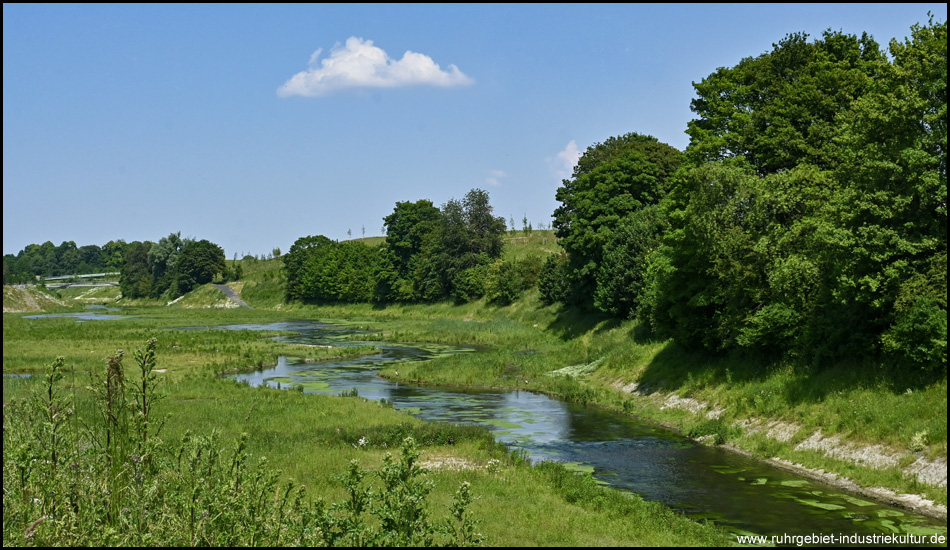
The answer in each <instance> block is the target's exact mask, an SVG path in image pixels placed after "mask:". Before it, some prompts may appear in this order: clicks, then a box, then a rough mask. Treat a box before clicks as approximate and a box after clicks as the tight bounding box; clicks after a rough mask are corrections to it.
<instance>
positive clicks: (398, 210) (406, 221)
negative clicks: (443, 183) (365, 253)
mask: <svg viewBox="0 0 950 550" xmlns="http://www.w3.org/2000/svg"><path fill="white" fill-rule="evenodd" d="M383 221H384V222H385V227H386V231H385V233H386V246H387V247H388V248H389V250H391V251H392V252H393V254H394V255H395V265H396V270H397V272H398V274H399V276H400V277H406V275H407V273H408V272H409V264H410V262H411V261H412V258H413V256H415V255H416V254H418V253H419V252H420V251H421V250H422V247H423V243H424V242H425V241H426V239H427V238H429V237H430V236H431V235H432V234H433V233H435V232H436V231H438V229H439V226H440V225H441V222H442V213H441V212H439V209H438V208H436V207H435V206H433V204H432V201H429V200H425V199H423V200H419V201H416V202H408V201H407V202H397V203H396V207H395V208H394V209H393V213H392V214H390V215H388V216H386V217H385V218H383Z"/></svg>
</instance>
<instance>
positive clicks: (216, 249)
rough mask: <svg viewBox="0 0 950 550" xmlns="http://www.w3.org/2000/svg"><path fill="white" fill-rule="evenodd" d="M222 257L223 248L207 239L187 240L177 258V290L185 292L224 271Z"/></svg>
mask: <svg viewBox="0 0 950 550" xmlns="http://www.w3.org/2000/svg"><path fill="white" fill-rule="evenodd" d="M224 258H225V256H224V249H223V248H221V247H220V246H218V245H216V244H214V243H212V242H210V241H208V240H205V239H202V240H200V241H190V242H188V243H187V244H186V245H185V247H184V248H182V250H181V256H180V257H179V260H178V291H179V292H180V293H181V294H185V293H187V292H190V291H191V290H192V289H193V288H195V287H196V286H199V285H204V284H207V283H210V282H211V281H212V280H214V278H215V277H216V276H217V275H218V274H221V273H224V271H225V263H224Z"/></svg>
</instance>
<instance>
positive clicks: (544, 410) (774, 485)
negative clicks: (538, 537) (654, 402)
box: [223, 323, 946, 535]
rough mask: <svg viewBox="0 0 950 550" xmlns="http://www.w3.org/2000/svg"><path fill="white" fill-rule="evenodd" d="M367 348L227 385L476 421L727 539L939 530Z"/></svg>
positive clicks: (300, 332)
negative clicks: (414, 374) (412, 371)
mask: <svg viewBox="0 0 950 550" xmlns="http://www.w3.org/2000/svg"><path fill="white" fill-rule="evenodd" d="M223 328H228V329H235V330H237V329H250V330H264V329H269V330H292V331H295V333H296V334H295V335H294V336H290V337H282V339H286V340H288V341H293V342H297V343H309V344H318V345H327V344H333V345H363V344H365V343H366V342H354V341H352V340H346V339H345V338H346V336H347V334H348V333H347V332H346V331H345V330H343V329H341V328H340V327H332V326H329V325H324V324H312V323H275V324H270V325H255V326H251V325H241V326H232V327H223ZM370 343H372V344H373V345H376V346H377V347H379V348H380V350H381V351H380V353H378V354H374V355H369V356H364V357H358V358H353V359H347V360H339V361H327V362H319V363H306V362H303V361H300V360H298V359H293V358H288V357H281V358H280V360H279V362H278V364H277V366H276V367H274V368H273V369H267V370H264V371H260V372H252V373H247V374H240V375H234V376H233V378H234V379H236V380H240V381H243V382H246V383H248V384H250V385H251V386H260V385H268V386H272V387H278V386H279V387H282V388H289V387H293V386H297V385H300V386H302V387H303V389H304V391H306V392H311V393H324V394H332V395H337V394H340V393H342V392H345V391H350V390H352V389H356V390H357V392H358V393H359V395H360V396H361V397H365V398H367V399H371V400H379V399H386V400H387V401H390V402H392V403H393V405H394V406H395V407H396V408H399V409H402V410H405V411H406V412H409V413H411V414H413V415H415V416H418V417H420V418H423V419H425V420H431V421H440V422H450V423H472V424H479V425H482V426H485V427H487V428H488V429H490V430H492V431H493V432H494V435H495V437H496V438H497V439H499V440H500V441H503V442H505V443H507V444H509V445H510V446H511V447H514V448H517V449H523V450H524V451H526V452H527V453H528V456H529V457H530V458H531V460H534V461H539V460H555V461H560V462H565V463H576V464H580V465H584V466H586V467H587V468H588V469H590V468H592V469H593V473H594V475H595V476H596V477H597V478H598V479H599V480H601V481H603V482H606V483H609V484H610V485H612V486H615V487H618V488H621V489H626V490H630V491H632V492H635V493H637V494H639V495H641V496H642V497H643V498H645V499H647V500H653V501H657V502H661V503H663V504H665V505H667V506H669V507H671V508H673V509H675V510H679V511H682V512H683V513H686V514H689V515H690V516H692V517H694V518H697V519H707V520H711V521H714V522H716V523H717V524H720V525H723V526H725V527H727V528H728V529H730V530H733V531H734V532H737V533H749V532H751V533H755V534H782V533H789V534H802V535H807V534H812V533H845V534H851V533H862V534H872V533H880V534H890V533H913V534H931V533H945V532H946V522H945V521H943V522H941V521H937V520H932V519H929V518H926V517H923V516H919V515H915V514H910V513H907V512H904V511H902V510H899V509H896V508H893V507H889V506H886V505H883V504H880V503H876V502H869V501H867V500H865V499H863V498H858V497H856V496H854V495H850V494H847V493H844V492H842V491H840V490H838V489H835V488H832V487H830V486H826V485H822V484H819V483H815V482H811V481H808V480H805V479H801V478H799V477H796V476H794V475H793V474H791V473H788V472H786V471H783V470H779V469H777V468H773V467H770V466H768V465H766V464H763V463H761V462H758V461H754V460H751V459H747V458H745V457H743V456H740V455H737V454H735V453H731V452H727V451H725V450H723V449H719V448H715V447H707V446H703V445H698V444H695V443H694V442H692V441H690V440H688V439H686V438H683V437H682V436H679V435H678V434H675V433H673V432H670V431H667V430H664V429H662V428H659V427H657V426H653V425H649V424H644V423H642V422H639V421H637V420H635V419H633V418H630V417H628V416H625V415H620V414H616V413H612V412H609V411H605V410H601V409H595V408H587V407H582V406H580V405H575V404H571V403H565V402H563V401H559V400H557V399H552V398H549V397H547V396H544V395H538V394H534V393H531V392H525V391H462V390H458V389H452V388H437V387H430V386H425V387H420V386H410V385H406V384H399V383H395V382H390V381H387V380H384V379H382V378H380V377H379V376H377V375H376V373H377V371H378V370H379V368H380V367H381V366H382V365H384V364H392V362H393V361H396V362H399V361H422V360H428V359H430V358H431V357H433V356H435V355H436V354H439V353H445V352H447V351H450V350H449V349H447V348H445V347H429V348H425V349H424V348H416V347H411V346H402V345H394V344H390V343H385V342H370Z"/></svg>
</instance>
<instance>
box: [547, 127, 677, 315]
mask: <svg viewBox="0 0 950 550" xmlns="http://www.w3.org/2000/svg"><path fill="white" fill-rule="evenodd" d="M682 162H683V155H682V153H681V152H680V151H678V150H677V149H675V148H674V147H671V146H670V145H667V144H665V143H661V142H660V141H659V140H657V139H656V138H654V137H652V136H646V135H641V134H636V133H631V134H626V135H623V136H619V137H612V138H610V139H608V140H606V141H604V142H603V143H597V144H594V145H592V146H590V147H589V148H588V149H587V151H586V152H585V153H584V155H582V156H581V158H580V159H579V161H578V164H577V166H576V167H575V169H574V174H573V177H572V178H571V179H569V180H564V182H563V185H562V186H561V187H560V188H558V190H557V195H556V197H557V200H558V201H559V202H560V203H561V206H559V207H558V208H557V209H556V210H555V211H554V229H555V233H556V235H557V236H558V238H559V239H560V243H561V245H562V246H563V247H564V249H565V251H566V252H567V254H568V257H569V259H570V269H569V272H570V278H571V283H572V284H571V285H570V289H571V290H570V291H569V292H568V293H567V294H568V296H567V299H568V300H569V301H571V302H573V303H574V304H576V305H580V306H586V307H591V306H593V304H594V293H595V289H596V287H597V280H596V279H597V274H598V271H599V270H600V267H601V264H602V259H603V253H604V249H605V247H606V245H607V243H608V242H610V240H611V238H612V236H613V233H614V231H616V229H617V228H618V227H619V226H620V225H621V222H622V220H624V219H625V218H626V217H627V216H629V215H630V214H632V213H634V212H636V211H637V210H639V209H641V208H644V207H647V206H650V205H653V204H656V203H658V202H659V201H660V199H661V198H662V197H663V196H664V195H665V194H666V192H667V190H668V187H669V182H670V178H671V176H672V175H673V174H674V173H675V172H676V170H677V169H678V168H679V167H680V166H681V164H682Z"/></svg>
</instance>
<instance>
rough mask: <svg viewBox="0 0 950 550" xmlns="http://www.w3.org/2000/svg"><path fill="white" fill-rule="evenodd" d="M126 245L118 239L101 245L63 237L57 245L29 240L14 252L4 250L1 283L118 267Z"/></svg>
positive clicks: (118, 268)
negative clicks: (65, 239) (5, 252)
mask: <svg viewBox="0 0 950 550" xmlns="http://www.w3.org/2000/svg"><path fill="white" fill-rule="evenodd" d="M128 246H129V245H128V244H126V242H125V241H121V240H119V241H109V242H108V243H106V244H104V245H103V246H99V245H95V244H91V245H85V246H78V247H77V246H76V243H75V241H64V242H63V243H62V244H60V245H59V246H56V245H54V244H53V243H52V242H50V241H46V242H45V243H43V244H30V245H27V246H26V248H24V249H23V250H21V251H20V252H19V253H17V254H16V255H14V254H4V256H3V284H13V283H32V282H35V281H36V278H37V277H58V276H61V275H76V274H80V275H82V274H87V273H105V272H114V271H119V270H120V269H122V263H123V257H124V253H125V250H126V248H127V247H128Z"/></svg>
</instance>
